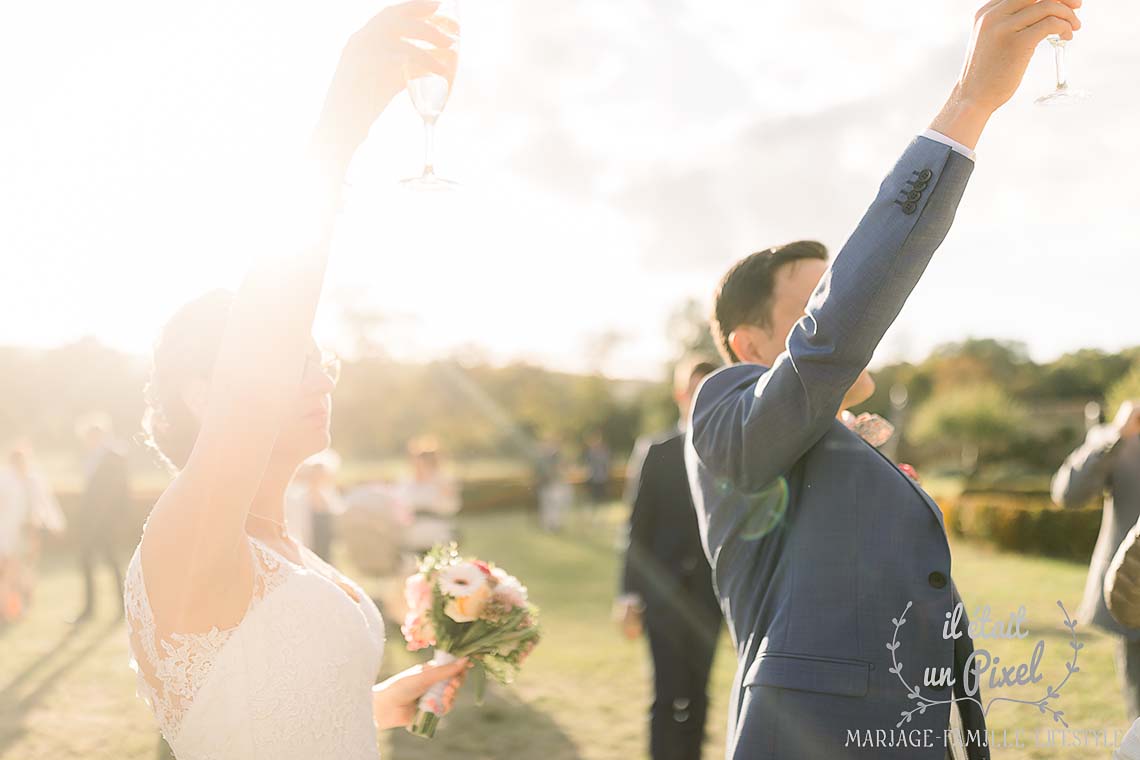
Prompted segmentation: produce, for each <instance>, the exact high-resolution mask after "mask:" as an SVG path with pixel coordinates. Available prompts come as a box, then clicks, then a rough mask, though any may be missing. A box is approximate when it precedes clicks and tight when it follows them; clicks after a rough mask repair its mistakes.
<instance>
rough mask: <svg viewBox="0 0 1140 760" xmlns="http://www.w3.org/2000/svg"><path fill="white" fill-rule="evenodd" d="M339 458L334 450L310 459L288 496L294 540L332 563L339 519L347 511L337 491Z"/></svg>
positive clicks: (295, 480) (289, 518)
mask: <svg viewBox="0 0 1140 760" xmlns="http://www.w3.org/2000/svg"><path fill="white" fill-rule="evenodd" d="M339 470H340V456H339V455H338V454H337V453H336V452H335V451H333V450H331V449H326V450H325V451H322V452H321V453H320V454H316V455H314V456H311V457H309V459H308V460H306V461H305V463H304V464H303V465H301V467H300V468H299V469H298V470H297V474H296V476H295V477H294V478H293V483H292V484H291V485H290V487H289V491H288V493H287V494H286V502H285V521H286V523H288V525H289V530H290V532H291V533H292V535H293V537H294V538H296V539H297V540H299V541H301V543H303V544H305V546H307V547H309V548H310V549H312V550H313V552H314V553H315V554H316V555H317V556H318V557H320V558H321V559H323V560H324V561H325V562H329V561H330V559H329V557H330V556H331V554H332V538H333V530H334V527H335V525H334V521H335V520H336V516H337V515H340V514H342V513H343V512H344V501H343V500H342V499H341V497H340V491H339V490H338V489H337V484H336V476H337V472H338V471H339Z"/></svg>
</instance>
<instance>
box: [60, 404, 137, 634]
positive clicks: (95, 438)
mask: <svg viewBox="0 0 1140 760" xmlns="http://www.w3.org/2000/svg"><path fill="white" fill-rule="evenodd" d="M76 433H77V434H78V435H79V438H80V440H81V441H82V443H83V445H84V447H85V449H86V452H85V456H84V461H83V473H84V479H83V493H82V496H81V498H80V502H79V507H78V509H77V511H76V514H75V517H74V520H73V521H72V526H71V528H72V535H73V536H74V539H75V544H76V548H77V550H78V553H79V565H80V569H81V571H82V572H83V609H82V610H81V611H80V612H79V614H78V615H77V616H76V617H74V618H72V619H71V620H70V621H69V622H71V623H76V624H81V623H85V622H87V621H88V620H90V619H91V618H92V616H94V614H95V610H96V606H97V605H96V601H95V599H96V593H95V563H96V562H102V563H104V564H105V565H106V566H107V567H108V568H109V569H110V571H111V573H112V574H113V575H114V576H115V587H114V597H115V599H116V600H117V604H118V605H119V615H120V617H124V616H125V614H124V609H123V594H122V589H123V573H122V570H121V569H120V567H119V557H118V554H117V546H116V544H117V539H118V537H119V533H120V526H121V525H122V521H123V518H124V516H125V513H126V510H127V508H128V506H129V503H130V484H129V480H128V476H127V459H126V455H125V453H124V451H123V447H122V445H121V444H120V443H119V442H118V441H116V440H115V437H114V430H113V428H112V425H111V418H110V417H109V416H108V415H106V414H103V413H94V414H90V415H88V416H86V417H84V418H82V419H81V420H79V422H78V423H77V424H76Z"/></svg>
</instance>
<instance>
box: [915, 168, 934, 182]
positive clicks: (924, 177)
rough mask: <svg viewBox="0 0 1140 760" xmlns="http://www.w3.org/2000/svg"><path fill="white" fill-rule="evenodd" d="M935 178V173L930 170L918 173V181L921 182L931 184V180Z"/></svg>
mask: <svg viewBox="0 0 1140 760" xmlns="http://www.w3.org/2000/svg"><path fill="white" fill-rule="evenodd" d="M933 176H934V172H932V171H930V170H929V169H923V170H922V171H920V172H919V173H918V181H919V182H929V181H930V178H931V177H933Z"/></svg>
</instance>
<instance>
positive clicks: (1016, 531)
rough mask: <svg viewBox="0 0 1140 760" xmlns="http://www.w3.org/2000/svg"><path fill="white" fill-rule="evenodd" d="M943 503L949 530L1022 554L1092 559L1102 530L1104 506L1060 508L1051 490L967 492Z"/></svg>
mask: <svg viewBox="0 0 1140 760" xmlns="http://www.w3.org/2000/svg"><path fill="white" fill-rule="evenodd" d="M938 503H939V505H940V506H941V507H942V512H943V515H944V516H945V520H946V530H947V532H948V533H950V535H952V536H958V537H963V538H970V539H975V540H979V541H983V542H985V543H988V544H991V545H993V546H996V547H998V548H1001V549H1005V550H1008V551H1013V552H1019V553H1022V554H1037V555H1042V556H1046V557H1057V558H1059V559H1068V560H1074V561H1079V562H1088V561H1089V558H1090V557H1091V556H1092V551H1093V546H1094V545H1095V544H1096V539H1097V535H1098V534H1099V533H1100V519H1101V512H1102V509H1101V507H1100V506H1096V507H1090V508H1085V509H1061V508H1059V507H1056V506H1055V505H1054V504H1053V502H1052V500H1051V499H1050V497H1049V494H1048V493H1047V492H1033V491H1031V492H1024V491H1021V492H1018V491H965V492H963V493H962V494H961V495H960V496H958V497H957V498H954V499H941V500H938Z"/></svg>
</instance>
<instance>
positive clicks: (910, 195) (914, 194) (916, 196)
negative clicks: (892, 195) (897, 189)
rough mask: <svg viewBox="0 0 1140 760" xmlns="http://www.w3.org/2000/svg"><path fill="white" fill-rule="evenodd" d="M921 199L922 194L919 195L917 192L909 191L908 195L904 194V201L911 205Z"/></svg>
mask: <svg viewBox="0 0 1140 760" xmlns="http://www.w3.org/2000/svg"><path fill="white" fill-rule="evenodd" d="M921 197H922V193H920V192H919V191H918V190H911V191H910V192H909V193H907V194H906V199H907V200H908V201H911V202H912V203H913V202H914V201H917V200H918V199H919V198H921Z"/></svg>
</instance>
